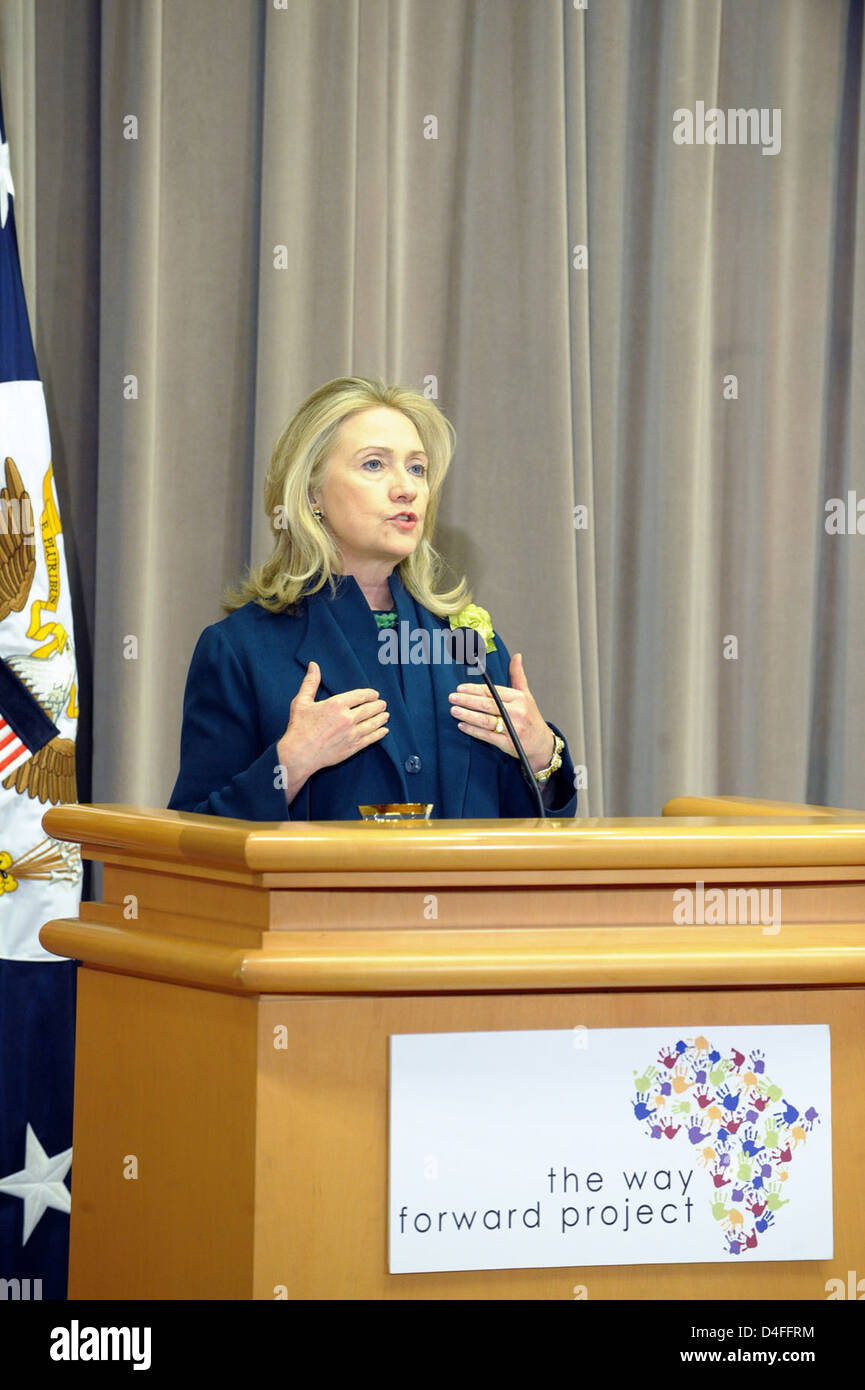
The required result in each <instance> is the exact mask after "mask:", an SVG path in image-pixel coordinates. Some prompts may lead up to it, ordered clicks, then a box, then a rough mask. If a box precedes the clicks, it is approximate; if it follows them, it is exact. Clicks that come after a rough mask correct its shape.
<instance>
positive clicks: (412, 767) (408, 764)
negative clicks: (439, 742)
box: [405, 753, 423, 772]
mask: <svg viewBox="0 0 865 1390" xmlns="http://www.w3.org/2000/svg"><path fill="white" fill-rule="evenodd" d="M422 767H423V763H422V762H421V760H420V758H419V757H418V755H417V753H412V755H411V757H410V758H406V760H405V770H406V772H420V770H421V768H422Z"/></svg>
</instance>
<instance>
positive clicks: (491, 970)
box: [41, 798, 865, 1300]
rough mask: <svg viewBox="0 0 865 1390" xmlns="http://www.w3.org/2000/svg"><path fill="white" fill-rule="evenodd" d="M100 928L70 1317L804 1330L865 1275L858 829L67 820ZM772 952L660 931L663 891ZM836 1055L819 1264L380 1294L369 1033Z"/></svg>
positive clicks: (733, 815) (80, 931)
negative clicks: (751, 908) (234, 1305)
mask: <svg viewBox="0 0 865 1390" xmlns="http://www.w3.org/2000/svg"><path fill="white" fill-rule="evenodd" d="M43 823H44V826H45V829H46V831H47V832H48V834H50V835H52V836H54V837H56V838H57V839H61V840H73V841H77V842H79V843H80V844H81V848H82V853H83V854H84V855H85V857H87V858H91V859H97V860H101V861H102V862H103V864H104V866H105V867H104V901H103V902H101V903H93V902H85V903H82V905H81V910H80V918H79V919H77V920H66V921H55V922H49V923H48V924H47V925H46V926H45V927H44V928H43V929H42V933H41V939H42V941H43V943H44V945H45V946H46V947H47V948H48V949H49V950H51V951H53V952H55V953H57V954H59V955H63V956H70V957H73V958H76V959H78V960H80V961H81V962H82V968H81V969H80V970H79V972H78V1036H77V1055H76V1069H75V1129H74V1164H73V1170H72V1217H71V1220H72V1225H71V1255H70V1276H69V1296H70V1298H76V1299H78V1298H94V1299H137V1298H153V1299H223V1298H228V1299H253V1298H254V1299H274V1298H279V1297H288V1298H290V1299H297V1298H300V1299H354V1298H361V1299H522V1298H530V1299H572V1298H573V1297H574V1293H573V1290H574V1286H575V1285H578V1284H582V1285H585V1286H586V1287H587V1289H588V1294H589V1297H590V1298H591V1299H608V1298H625V1299H684V1298H688V1299H690V1298H695V1297H696V1298H710V1297H711V1298H721V1299H731V1300H747V1299H753V1298H766V1297H769V1298H786V1299H824V1298H825V1297H826V1294H825V1292H824V1287H825V1284H826V1281H827V1280H828V1279H830V1278H833V1277H837V1278H841V1279H844V1280H846V1278H847V1271H848V1270H851V1269H852V1270H856V1269H859V1271H860V1272H861V1266H862V1255H863V1250H865V1198H863V1192H862V1184H861V1172H862V1162H863V1157H865V1090H863V1088H862V1086H861V1084H860V1083H861V1075H862V1065H863V1062H862V1059H863V1042H865V992H863V987H865V813H859V812H845V811H837V812H836V811H831V810H827V809H825V808H820V807H808V806H799V807H796V806H787V805H783V804H780V803H772V802H748V801H741V800H737V799H732V798H709V799H685V798H680V799H678V800H676V801H674V802H670V803H669V804H668V805H667V806H666V807H665V814H664V816H662V817H658V818H655V819H641V820H583V819H576V820H568V821H555V820H551V821H547V822H540V821H534V820H525V821H516V820H503V821H433V822H430V823H429V824H426V823H415V824H408V825H378V824H374V823H361V822H340V823H321V824H312V823H297V824H288V823H286V824H284V825H277V824H263V823H260V822H245V821H233V820H223V819H218V818H215V817H209V816H196V815H184V814H180V813H178V812H173V811H156V810H148V809H146V808H142V807H134V806H79V805H70V806H60V807H55V808H53V809H51V810H49V811H48V812H47V813H46V815H45V817H44V822H43ZM698 882H702V883H703V884H705V891H706V892H708V891H709V889H710V888H711V887H712V886H721V887H723V888H724V889H728V888H732V887H741V888H743V889H749V888H758V889H759V888H760V887H763V888H769V889H772V888H778V887H780V888H781V890H782V904H783V913H782V925H781V928H780V930H779V931H777V932H774V933H772V934H767V933H766V932H765V931H764V930H762V929H761V927H760V925H759V924H755V925H748V924H743V925H738V926H719V927H712V926H698V925H695V926H677V925H675V924H674V916H673V894H674V892H675V890H676V889H677V888H679V887H681V886H683V885H685V886H688V885H689V886H690V887H691V888H694V886H695V884H696V883H698ZM697 1019H699V1020H700V1021H701V1023H702V1024H704V1025H705V1026H706V1027H710V1026H713V1025H714V1026H720V1025H723V1024H738V1025H742V1026H744V1025H746V1024H766V1023H789V1024H793V1023H797V1024H803V1023H828V1024H829V1025H830V1026H831V1048H832V1094H833V1172H834V1223H835V1255H834V1259H832V1260H831V1261H827V1262H825V1263H818V1262H785V1263H773V1262H761V1263H755V1264H750V1265H748V1264H745V1263H744V1262H743V1263H738V1262H737V1263H736V1264H735V1265H732V1264H731V1265H725V1264H711V1263H707V1264H701V1265H646V1266H614V1267H610V1266H603V1267H596V1266H593V1267H587V1268H576V1269H523V1270H501V1271H493V1272H472V1273H451V1274H422V1275H421V1274H412V1275H390V1274H389V1273H388V1268H387V1189H388V1167H387V1152H388V1151H387V1144H388V1038H389V1036H390V1035H391V1034H394V1033H430V1032H464V1031H472V1030H488V1031H495V1030H511V1029H561V1028H573V1027H575V1026H577V1025H584V1026H585V1027H587V1028H589V1029H591V1028H593V1027H602V1028H611V1027H654V1026H658V1027H666V1026H670V1027H673V1026H675V1025H677V1024H682V1022H683V1021H687V1020H691V1021H694V1020H697Z"/></svg>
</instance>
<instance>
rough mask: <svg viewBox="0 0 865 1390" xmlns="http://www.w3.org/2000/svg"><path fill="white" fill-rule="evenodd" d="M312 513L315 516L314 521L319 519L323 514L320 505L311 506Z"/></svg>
mask: <svg viewBox="0 0 865 1390" xmlns="http://www.w3.org/2000/svg"><path fill="white" fill-rule="evenodd" d="M312 514H313V516H314V517H315V519H316V521H321V520H322V518H323V516H324V512H323V511H322V510H321V507H313V509H312Z"/></svg>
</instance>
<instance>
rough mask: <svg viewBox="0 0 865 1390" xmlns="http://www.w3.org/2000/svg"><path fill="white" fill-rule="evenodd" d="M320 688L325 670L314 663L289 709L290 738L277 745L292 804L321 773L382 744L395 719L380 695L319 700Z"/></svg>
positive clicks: (365, 692)
mask: <svg viewBox="0 0 865 1390" xmlns="http://www.w3.org/2000/svg"><path fill="white" fill-rule="evenodd" d="M320 684H321V669H320V667H319V666H318V664H317V663H316V662H315V661H311V662H310V663H309V666H308V667H307V672H306V675H305V676H304V678H303V680H302V681H301V683H300V689H299V690H298V692H297V694H296V695H295V697H294V699H293V700H292V702H291V705H290V706H289V718H288V724H287V726H286V730H285V733H284V734H283V736H282V738H281V739H280V740H279V742H278V744H277V745H276V751H277V753H278V755H279V761H280V763H281V764H282V766H283V767H284V768H285V770H286V776H287V783H288V785H287V786H286V798H287V800H288V801H289V802H291V801H293V799H294V797H295V796H296V795H297V793H298V791H299V790H300V788H301V787H302V786H303V784H304V782H305V781H306V780H307V779H308V778H309V777H311V776H312V774H313V773H314V772H318V770H319V768H322V767H332V766H333V764H334V763H341V762H343V761H344V760H345V759H346V758H350V757H351V756H352V754H354V753H359V752H360V751H361V749H362V748H368V747H369V745H370V744H371V743H378V742H379V741H380V740H381V739H383V738H384V736H385V734H386V733H387V721H388V719H389V718H390V716H389V714H388V711H387V705H386V704H385V701H384V700H381V699H379V694H378V691H377V690H346V691H343V693H342V694H341V695H331V696H330V698H329V699H327V700H316V698H315V694H316V691H317V690H318V687H319V685H320ZM298 779H299V780H298Z"/></svg>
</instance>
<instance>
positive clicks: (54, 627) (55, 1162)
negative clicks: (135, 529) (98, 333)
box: [0, 100, 81, 1299]
mask: <svg viewBox="0 0 865 1390" xmlns="http://www.w3.org/2000/svg"><path fill="white" fill-rule="evenodd" d="M14 197H15V189H14V187H13V181H12V174H11V165H10V160H9V147H8V144H7V141H6V127H5V125H4V122H3V109H2V100H0V1291H2V1295H3V1296H4V1297H5V1298H20V1299H27V1298H30V1299H37V1298H43V1299H49V1298H54V1299H57V1298H65V1297H66V1270H67V1263H68V1248H69V1205H70V1203H69V1187H68V1181H69V1179H68V1173H69V1168H70V1164H71V1161H72V1080H73V1056H74V1023H75V963H74V962H73V961H65V960H60V959H58V958H57V957H56V956H52V955H50V954H49V953H48V952H47V951H45V950H44V949H43V947H42V945H41V944H40V941H39V929H40V927H41V926H42V924H43V923H44V922H46V921H48V920H50V919H51V918H54V917H75V916H77V913H78V904H79V901H80V895H81V861H80V856H79V854H78V851H77V847H74V846H70V845H66V844H60V843H58V842H57V841H55V840H52V839H51V838H50V837H48V836H46V834H45V831H44V830H43V829H42V816H43V815H44V813H45V811H46V809H47V807H48V805H50V804H51V803H53V802H57V801H74V800H75V763H74V757H75V730H76V726H77V714H78V708H77V674H76V667H75V645H74V633H73V627H72V609H71V604H70V601H69V588H68V584H67V578H66V560H65V553H64V546H63V533H62V528H61V525H60V513H59V510H58V506H57V497H56V492H55V488H54V478H53V468H52V462H51V445H50V440H49V434H48V418H47V415H46V411H45V399H44V395H43V391H42V383H41V382H40V380H39V372H38V370H37V366H36V357H35V353H34V350H33V340H32V338H31V334H30V325H29V321H28V316H27V306H26V302H25V298H24V289H23V285H22V281H21V267H20V262H19V259H18V243H17V239H16V235H15V214H14Z"/></svg>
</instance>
